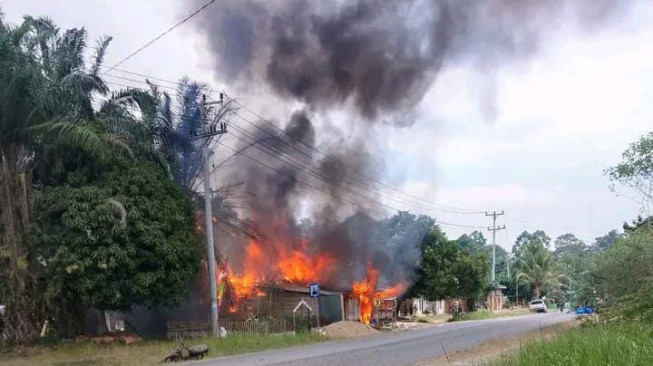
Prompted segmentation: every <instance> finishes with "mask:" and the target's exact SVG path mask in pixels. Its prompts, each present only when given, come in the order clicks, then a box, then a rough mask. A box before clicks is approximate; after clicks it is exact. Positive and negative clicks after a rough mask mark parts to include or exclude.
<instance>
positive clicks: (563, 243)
mask: <svg viewBox="0 0 653 366" xmlns="http://www.w3.org/2000/svg"><path fill="white" fill-rule="evenodd" d="M586 250H587V245H585V243H584V242H583V241H582V240H580V239H578V238H577V237H576V236H575V235H574V234H571V233H567V234H563V235H560V236H559V237H557V238H556V240H555V251H554V252H553V254H554V255H555V257H556V258H557V259H561V258H564V257H580V256H581V255H583V253H584V252H585V251H586Z"/></svg>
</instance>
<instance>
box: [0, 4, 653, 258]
mask: <svg viewBox="0 0 653 366" xmlns="http://www.w3.org/2000/svg"><path fill="white" fill-rule="evenodd" d="M212 6H220V4H219V2H218V3H216V4H214V5H212ZM2 10H3V12H4V13H5V17H6V19H7V20H8V21H10V22H19V21H20V19H21V17H22V16H23V15H26V14H30V15H33V16H41V15H46V16H49V17H50V18H52V19H53V20H54V21H55V23H56V24H58V25H59V26H60V27H62V28H70V27H86V29H87V30H88V33H89V43H90V42H94V40H95V39H97V38H98V37H100V36H102V35H111V36H113V37H114V39H113V41H112V43H111V46H110V48H109V53H108V55H107V58H106V61H105V65H113V64H114V63H116V62H117V61H118V60H120V59H122V58H123V57H125V56H127V55H128V54H130V53H131V52H132V51H134V50H135V49H137V48H138V47H140V46H142V45H143V44H145V43H146V42H148V41H149V40H151V39H152V38H154V37H156V36H157V35H159V34H160V33H161V32H163V31H164V30H166V29H167V28H169V27H170V26H171V25H172V24H174V23H176V22H177V21H178V20H179V19H180V18H182V17H183V16H185V15H187V13H188V12H189V11H188V9H182V8H181V7H179V6H178V2H175V1H171V0H158V1H153V0H143V1H129V2H128V1H123V0H113V1H104V0H97V1H82V0H60V1H56V2H55V1H43V0H41V1H39V0H22V1H11V2H8V3H6V4H3V5H2ZM652 18H653V5H650V4H647V2H644V1H642V2H638V5H637V6H634V7H633V8H632V9H631V11H630V12H629V13H628V14H627V15H625V16H624V17H623V18H622V19H621V20H620V21H619V22H618V23H617V24H614V25H613V26H611V27H606V28H605V29H598V30H594V31H592V32H588V31H582V30H579V29H571V28H565V27H561V28H559V29H556V30H554V31H552V32H551V33H550V34H548V35H547V37H546V38H545V39H544V42H543V45H541V47H540V51H539V52H538V54H537V55H536V56H534V57H531V58H529V59H527V60H522V61H519V62H511V63H507V64H506V65H501V66H499V67H498V68H497V69H496V70H494V72H492V73H488V72H487V71H486V70H483V69H479V68H478V67H477V66H476V65H474V64H472V63H469V64H465V63H457V64H455V65H445V66H444V67H443V69H442V71H441V73H440V74H439V75H438V78H437V80H436V82H435V83H434V84H433V85H432V86H431V88H430V89H429V90H428V92H427V93H426V95H425V96H424V98H423V99H422V101H421V102H420V103H419V104H418V105H417V106H416V107H415V110H414V111H410V113H408V116H409V117H408V118H414V119H415V121H414V123H413V124H412V125H411V126H410V127H404V128H398V127H392V126H383V125H381V126H377V127H375V128H374V129H373V130H372V131H371V133H372V134H373V136H371V138H373V139H374V140H375V141H376V142H377V144H376V146H380V147H381V149H379V150H378V151H375V153H376V154H378V156H379V159H380V160H381V161H382V165H383V167H384V169H383V171H384V173H383V176H382V177H381V179H382V180H383V181H384V182H389V183H391V184H392V185H395V186H397V187H400V188H401V190H403V191H405V192H408V193H410V194H411V195H414V196H418V197H422V198H424V199H426V200H429V201H433V202H436V203H437V204H439V205H444V206H447V207H455V208H459V209H465V210H473V211H476V210H479V211H484V210H498V211H501V210H503V211H505V215H504V216H501V217H499V218H498V220H497V221H498V224H502V225H503V224H505V225H506V228H507V229H506V230H504V231H501V232H499V233H498V234H497V243H498V244H499V245H501V246H503V247H504V248H509V247H510V246H511V244H512V243H513V242H514V239H515V237H516V236H517V235H519V233H521V232H522V231H524V230H528V231H531V232H532V231H534V230H537V229H542V230H545V231H546V232H547V234H548V235H549V236H551V237H552V238H555V237H557V236H558V235H561V234H564V233H567V232H571V233H574V234H576V235H577V236H578V237H580V238H581V239H583V240H585V241H586V242H587V243H591V242H592V241H593V240H594V238H596V237H598V236H601V235H603V234H605V233H607V232H608V231H610V230H612V229H619V228H621V225H622V224H623V222H624V221H630V220H632V219H634V218H635V217H636V216H637V215H638V214H639V205H638V204H637V202H636V200H634V199H633V198H632V197H630V195H629V194H628V192H625V191H624V192H622V193H623V194H620V195H616V194H615V193H614V192H611V191H610V189H609V184H610V182H609V180H608V179H607V178H606V176H605V175H604V173H603V172H604V170H605V169H606V168H607V167H609V166H611V165H614V164H616V163H617V162H618V161H619V160H620V156H621V153H622V151H623V150H624V149H625V148H626V147H627V145H628V144H629V143H631V142H633V141H635V140H636V139H637V138H639V137H640V136H641V135H643V134H645V133H647V132H649V131H650V130H651V128H650V127H649V126H651V120H652V118H653V107H651V105H652V104H651V101H653V88H648V86H649V85H653V19H652ZM192 21H193V20H191V21H190V22H192ZM205 42H206V40H205V39H204V38H203V36H201V35H199V34H197V32H195V30H194V28H193V26H192V25H190V24H184V25H182V26H180V27H179V28H177V29H175V30H174V31H172V32H171V33H169V34H168V35H166V36H165V37H164V38H162V39H161V40H159V41H157V42H156V43H154V44H153V45H152V46H150V47H148V48H146V49H145V50H144V51H142V52H140V53H139V54H138V55H136V56H135V57H133V58H131V59H130V60H128V61H127V62H126V63H124V64H123V65H122V66H121V67H120V68H122V69H126V70H130V71H133V72H139V73H142V74H146V75H152V76H157V77H159V78H161V79H166V80H177V79H179V78H180V77H182V76H189V77H190V78H191V79H194V80H201V81H205V82H207V83H209V84H210V85H212V86H214V87H215V88H216V89H220V88H226V89H228V90H234V92H231V94H234V93H235V94H236V97H237V98H238V99H239V100H240V101H241V102H242V103H243V104H245V105H247V106H251V107H252V108H253V109H255V110H256V111H258V112H259V113H260V114H262V115H264V116H266V117H269V118H271V119H274V120H285V119H287V115H288V114H289V112H291V111H292V110H293V109H294V108H295V107H296V105H294V104H293V103H292V102H288V101H281V100H279V99H278V98H275V97H273V96H271V95H270V94H269V93H268V91H267V90H265V88H263V87H261V88H260V89H256V90H252V89H251V88H250V89H247V90H243V89H242V88H241V87H238V86H236V85H234V86H231V85H226V84H225V83H223V82H222V80H225V79H227V78H226V77H224V75H219V74H218V72H217V70H214V68H213V66H212V65H213V64H212V62H211V59H210V58H211V56H210V54H209V53H208V52H207V51H206V47H205ZM111 74H112V75H117V76H122V77H123V78H124V77H127V78H132V79H135V80H137V81H134V80H125V79H121V78H118V77H116V76H108V77H107V78H108V80H109V81H110V82H111V84H110V85H111V86H112V87H115V88H120V87H121V85H119V84H123V85H132V86H142V85H141V84H140V83H139V81H141V82H142V78H139V77H137V76H134V75H128V74H124V73H121V72H120V71H113V72H111ZM488 95H491V97H490V100H488ZM488 105H489V106H490V108H491V109H492V113H491V115H492V118H488V113H487V108H488ZM332 117H334V118H336V119H337V117H338V116H337V112H336V115H335V116H332ZM217 153H218V154H221V153H222V152H220V151H218V152H217ZM224 154H226V152H224ZM387 203H390V202H387ZM393 204H394V203H393ZM439 207H442V206H439ZM399 208H403V207H399ZM429 213H430V214H431V215H434V216H436V218H437V219H438V220H441V222H442V225H443V227H444V229H445V231H446V232H447V234H448V235H449V237H451V238H454V237H457V236H459V235H461V234H462V233H465V232H469V231H471V230H474V228H472V227H478V229H479V230H483V231H484V233H485V234H486V236H489V232H487V226H488V225H490V224H491V220H490V218H489V217H486V216H485V215H483V214H475V215H470V214H465V215H462V214H454V213H450V212H446V210H439V209H437V208H435V209H433V211H432V212H429ZM449 224H454V225H468V226H470V227H461V226H454V225H449Z"/></svg>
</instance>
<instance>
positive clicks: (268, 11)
mask: <svg viewBox="0 0 653 366" xmlns="http://www.w3.org/2000/svg"><path fill="white" fill-rule="evenodd" d="M203 3H204V0H195V1H191V2H189V4H190V5H189V6H188V9H191V8H192V9H195V8H197V7H198V6H199V5H200V4H203ZM626 3H627V2H617V1H613V0H551V1H542V0H376V1H372V0H350V1H344V0H343V1H309V0H305V1H299V0H260V1H255V0H222V1H220V2H218V3H216V4H215V5H213V6H211V7H209V8H208V9H207V10H206V11H204V12H202V13H201V14H200V15H199V19H198V20H197V21H195V22H194V23H193V24H194V25H195V26H196V30H197V31H198V32H200V33H201V34H202V35H204V37H205V40H206V43H207V45H208V48H209V50H210V53H211V55H212V58H213V62H214V65H215V70H216V74H217V75H218V76H219V78H220V80H219V81H220V82H224V81H225V80H226V81H228V82H229V83H230V84H231V85H240V86H244V87H245V88H253V89H260V87H261V86H262V85H263V86H266V88H267V89H269V90H271V91H273V92H274V93H276V94H277V96H278V97H280V98H281V99H282V100H287V101H289V102H297V101H299V102H302V103H303V104H304V106H305V107H304V110H303V111H299V112H296V113H295V114H294V115H292V116H291V117H290V118H288V122H286V123H285V127H284V128H285V132H286V133H285V134H282V135H279V134H278V131H274V130H270V131H267V132H266V131H259V130H256V131H255V132H252V133H253V134H256V136H253V137H252V139H253V140H254V141H256V142H257V143H256V144H255V145H256V146H253V145H252V141H249V142H247V141H243V142H241V145H240V146H239V148H240V149H241V150H243V151H246V153H247V154H248V155H250V156H251V157H253V158H255V159H257V160H260V161H265V162H266V164H268V165H269V166H270V167H271V168H272V169H266V168H263V167H261V166H257V165H256V164H252V163H251V161H247V160H246V159H238V164H237V165H236V167H235V168H234V169H232V170H231V172H230V173H229V174H227V180H229V181H230V182H244V183H243V184H244V186H245V188H246V189H245V190H246V192H247V194H249V195H251V197H252V199H251V200H249V201H248V203H247V205H246V206H247V207H245V209H246V210H245V211H246V215H248V217H249V218H250V219H251V220H252V222H254V223H255V224H256V225H257V226H258V227H259V229H260V232H262V233H263V234H264V235H265V236H267V237H268V238H270V242H271V243H273V244H271V245H269V246H267V248H268V250H270V251H271V252H270V253H269V255H270V256H274V255H275V251H278V250H279V247H278V246H277V245H275V244H274V243H280V242H283V243H284V244H283V245H284V246H291V247H293V248H300V249H302V250H304V251H306V252H308V253H309V254H311V255H320V254H325V253H326V254H332V255H333V256H335V257H336V258H338V259H339V260H338V263H337V264H336V265H337V266H338V270H337V271H335V272H334V274H333V276H332V277H331V278H330V281H331V282H332V284H333V285H335V286H346V285H349V284H351V281H352V280H359V279H360V277H361V276H362V273H363V272H364V271H365V267H366V264H367V263H373V264H374V265H375V266H376V267H377V268H379V269H380V274H381V277H382V281H383V280H385V281H387V283H391V282H394V281H397V280H410V279H411V274H412V270H413V266H414V265H415V263H417V261H418V260H419V240H420V236H421V234H422V233H421V231H420V230H419V229H415V231H414V232H410V233H404V235H405V237H403V238H401V240H398V239H397V238H392V237H389V235H388V234H387V233H384V232H383V230H381V229H379V228H381V227H388V226H391V225H392V223H388V225H386V226H383V225H379V222H378V221H377V220H375V219H373V218H372V217H371V216H372V215H371V214H372V212H371V210H369V209H366V208H365V207H361V205H355V207H353V206H354V205H352V204H351V202H352V201H354V202H356V201H358V202H366V201H369V199H377V200H378V199H379V197H377V196H375V193H373V192H370V191H374V184H373V183H371V182H370V181H369V180H368V181H367V183H366V186H367V191H366V192H363V191H362V190H360V187H361V185H360V184H359V183H360V181H356V180H355V179H354V178H352V174H357V173H361V172H362V173H364V174H365V175H366V176H376V174H377V173H378V171H377V169H376V168H377V167H376V166H375V165H374V162H375V161H374V159H373V158H372V154H370V153H369V151H370V150H368V142H367V141H366V140H365V139H364V136H363V135H361V136H360V137H359V138H356V136H354V138H352V137H351V136H347V139H345V138H343V139H342V140H341V141H342V142H343V143H341V144H329V145H326V146H325V144H324V143H323V141H324V139H320V136H317V133H316V131H317V130H318V129H316V128H314V126H313V124H312V122H311V116H322V117H324V116H328V114H329V113H328V111H331V110H334V109H338V110H340V109H343V106H346V107H347V108H348V106H353V107H354V109H355V113H352V114H351V122H350V123H351V124H356V126H357V127H359V128H362V130H363V131H365V130H366V129H367V130H369V129H372V128H373V126H374V125H375V123H378V122H383V123H394V124H396V125H400V126H406V125H410V124H411V121H406V120H405V119H402V118H395V117H396V116H398V115H400V114H403V113H405V112H407V111H410V110H411V109H412V108H413V107H415V106H417V104H418V103H419V102H420V101H421V100H422V99H423V97H424V95H425V93H426V92H427V91H428V90H429V89H430V88H431V87H432V86H433V84H434V83H435V82H437V78H438V74H439V73H440V72H441V70H442V69H444V68H447V67H451V66H455V65H459V64H464V65H467V66H469V65H472V67H475V68H478V69H479V70H481V71H482V73H487V74H493V73H494V72H495V71H496V70H497V69H498V68H500V67H501V66H502V65H505V64H509V63H512V62H520V61H528V60H529V59H530V58H532V57H533V56H534V55H536V54H537V52H538V51H539V49H540V48H541V45H542V43H543V41H544V40H545V39H546V37H547V36H548V35H549V34H552V33H555V32H557V31H558V30H559V29H560V27H562V26H563V25H565V26H568V25H569V24H573V25H575V26H576V27H577V28H578V29H581V30H583V29H584V30H591V31H595V30H600V29H601V28H602V27H604V26H605V25H606V24H608V23H609V22H612V21H614V20H615V18H617V17H618V16H619V15H620V14H622V12H623V10H624V8H625V7H626V5H624V4H626ZM493 80H494V77H490V78H488V79H487V80H486V81H485V82H486V83H489V85H487V86H484V87H483V90H484V91H485V92H486V93H487V94H492V93H494V91H495V90H496V88H495V87H494V86H493V83H494V81H493ZM486 99H487V100H490V101H491V100H492V99H493V98H492V96H491V95H489V96H488V97H487V98H486ZM433 102H435V103H437V101H433ZM482 104H488V103H482ZM484 108H485V110H486V111H487V114H488V115H491V114H493V109H494V108H493V107H492V105H491V103H489V104H488V105H487V106H484ZM325 112H326V113H325ZM488 119H491V116H490V117H488ZM399 121H400V122H399ZM352 130H355V129H353V128H352V129H348V130H347V132H346V133H349V134H351V132H350V131H352ZM270 135H279V136H280V137H279V138H270ZM289 136H292V137H289ZM343 137H344V136H343ZM352 141H353V142H352ZM316 146H319V149H320V151H323V152H326V154H320V153H317V152H316V151H315V150H314V149H312V148H311V147H316ZM266 150H267V151H268V153H266V152H265V151H266ZM270 154H272V155H275V156H274V157H271V156H269V155H270ZM294 157H299V158H300V159H301V161H297V160H294V159H295V158H294ZM223 176H224V175H223ZM307 183H308V184H307ZM307 185H311V187H308V186H307ZM318 191H319V192H318ZM343 198H346V199H347V201H349V202H350V203H348V204H345V203H344V202H343ZM307 203H309V207H310V208H309V210H310V212H308V214H307V215H306V216H310V217H311V220H312V222H310V223H307V222H306V221H304V222H301V223H300V222H298V217H299V213H300V212H302V215H304V214H306V212H304V211H305V210H306V204H307ZM377 208H378V206H377ZM386 223H387V222H386ZM306 242H308V243H310V246H309V247H308V248H306V247H305V243H306ZM218 243H224V241H218ZM397 243H400V244H401V245H397ZM227 244H228V243H227ZM242 247H243V244H242V243H241V242H238V240H236V242H234V243H232V245H225V246H222V247H221V248H222V249H221V250H222V251H223V253H224V254H226V255H228V256H230V257H231V258H238V256H239V254H238V250H239V248H240V249H241V252H242Z"/></svg>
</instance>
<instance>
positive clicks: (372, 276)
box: [351, 264, 408, 324]
mask: <svg viewBox="0 0 653 366" xmlns="http://www.w3.org/2000/svg"><path fill="white" fill-rule="evenodd" d="M378 277H379V271H378V270H377V269H376V268H374V267H372V265H371V264H368V266H367V273H366V276H365V278H364V279H363V280H362V281H360V282H354V284H353V285H352V289H351V293H352V295H354V296H356V297H357V298H358V301H359V304H360V322H361V323H363V324H369V323H370V319H371V318H372V312H373V310H374V300H379V299H384V298H387V297H394V296H399V295H401V294H402V293H404V291H406V288H407V287H408V286H407V284H406V283H404V282H399V283H397V284H395V285H394V286H392V287H390V288H387V289H384V290H381V291H376V281H377V279H378Z"/></svg>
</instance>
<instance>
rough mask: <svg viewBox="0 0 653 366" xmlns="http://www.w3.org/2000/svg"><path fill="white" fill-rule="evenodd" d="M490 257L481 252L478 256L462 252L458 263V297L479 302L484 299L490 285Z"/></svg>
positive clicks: (459, 254)
mask: <svg viewBox="0 0 653 366" xmlns="http://www.w3.org/2000/svg"><path fill="white" fill-rule="evenodd" d="M489 268H490V267H489V257H488V255H487V253H485V252H483V251H481V252H479V253H478V254H476V255H473V254H469V253H468V252H465V251H461V252H459V253H458V261H457V263H456V279H457V282H458V288H457V290H456V296H457V297H461V298H465V299H469V300H477V299H478V298H480V297H483V295H484V294H485V290H486V289H487V287H488V284H489V275H490V272H489Z"/></svg>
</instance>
